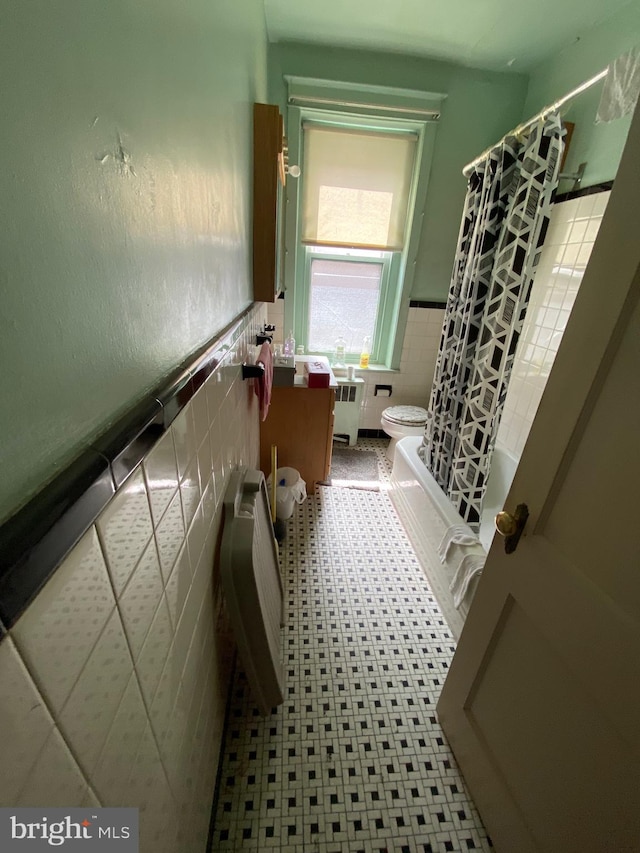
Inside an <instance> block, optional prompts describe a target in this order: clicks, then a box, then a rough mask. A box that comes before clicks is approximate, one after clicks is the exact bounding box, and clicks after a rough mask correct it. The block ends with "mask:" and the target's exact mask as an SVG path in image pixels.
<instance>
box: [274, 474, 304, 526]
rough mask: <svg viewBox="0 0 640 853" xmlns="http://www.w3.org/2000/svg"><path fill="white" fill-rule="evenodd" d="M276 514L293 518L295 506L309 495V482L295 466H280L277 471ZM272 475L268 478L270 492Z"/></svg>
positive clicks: (279, 516) (278, 516)
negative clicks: (306, 481)
mask: <svg viewBox="0 0 640 853" xmlns="http://www.w3.org/2000/svg"><path fill="white" fill-rule="evenodd" d="M276 484H277V485H276V516H277V518H282V519H285V518H291V516H292V515H293V508H294V506H295V505H296V504H297V503H299V504H301V503H302V501H303V500H304V499H305V498H306V497H307V484H306V483H305V481H304V480H303V479H302V477H301V476H300V472H299V471H296V469H295V468H278V469H277V471H276ZM270 486H271V476H269V478H268V480H267V487H268V488H269V494H271V491H270Z"/></svg>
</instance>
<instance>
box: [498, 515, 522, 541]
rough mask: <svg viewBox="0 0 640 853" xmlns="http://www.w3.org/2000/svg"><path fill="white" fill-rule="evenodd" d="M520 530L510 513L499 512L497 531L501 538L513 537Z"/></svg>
mask: <svg viewBox="0 0 640 853" xmlns="http://www.w3.org/2000/svg"><path fill="white" fill-rule="evenodd" d="M517 529H518V522H517V521H516V519H515V518H514V517H513V516H512V515H511V513H510V512H499V513H498V514H497V515H496V530H497V531H498V533H499V534H500V536H513V534H514V533H515V532H516V530H517Z"/></svg>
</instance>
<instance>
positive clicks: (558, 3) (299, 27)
mask: <svg viewBox="0 0 640 853" xmlns="http://www.w3.org/2000/svg"><path fill="white" fill-rule="evenodd" d="M638 2H639V0H632V2H631V3H630V2H629V0H529V2H523V0H388V2H384V3H383V2H381V0H321V2H319V0H265V14H266V20H267V29H268V32H269V39H270V40H271V41H272V42H278V41H306V42H315V43H323V44H332V45H335V46H340V47H353V48H364V49H373V50H383V51H390V52H395V53H408V54H414V55H418V56H429V57H432V58H434V59H445V60H450V61H453V62H458V63H462V64H464V65H469V66H474V67H476V68H487V69H493V70H503V71H506V70H509V69H512V70H513V71H516V72H521V73H522V72H527V71H530V70H531V69H532V68H534V67H535V66H536V65H538V64H540V63H541V62H543V61H544V60H545V58H546V57H548V56H550V55H552V54H556V53H557V52H558V51H559V50H562V48H564V47H566V46H567V45H570V44H572V43H573V42H575V41H576V40H578V39H579V38H580V37H581V36H582V35H583V34H584V33H586V32H587V31H588V30H589V29H590V28H591V27H593V26H595V25H596V24H599V23H601V22H603V21H604V20H606V19H607V18H609V17H611V16H612V15H614V14H615V13H616V12H618V11H619V10H620V9H622V8H623V7H624V6H627V5H634V4H635V5H637V4H638Z"/></svg>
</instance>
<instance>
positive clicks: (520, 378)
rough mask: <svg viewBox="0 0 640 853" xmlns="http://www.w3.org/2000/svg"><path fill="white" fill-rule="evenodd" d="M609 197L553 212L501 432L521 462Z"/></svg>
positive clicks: (563, 206) (561, 205)
mask: <svg viewBox="0 0 640 853" xmlns="http://www.w3.org/2000/svg"><path fill="white" fill-rule="evenodd" d="M609 195H610V193H609V192H602V193H596V194H593V195H585V196H582V197H581V198H575V199H572V200H570V201H563V202H560V203H559V204H556V205H555V207H554V208H553V212H552V215H551V221H550V225H549V231H548V232H547V238H546V242H545V245H544V248H543V250H542V256H541V258H540V263H539V266H538V269H537V270H536V276H535V280H534V283H533V287H532V289H531V298H530V302H529V307H528V309H527V315H526V318H525V322H524V327H523V330H522V334H521V336H520V341H519V342H518V349H517V350H516V356H515V361H514V365H513V372H512V374H511V380H510V382H509V389H508V391H507V396H506V399H505V406H504V412H503V415H502V420H501V422H500V426H499V428H498V438H497V440H498V442H499V443H501V444H503V445H504V446H505V447H506V449H507V450H508V451H509V452H510V453H511V454H512V455H513V456H515V457H516V458H517V459H519V458H520V456H521V455H522V449H523V448H524V445H525V442H526V440H527V437H528V435H529V430H530V429H531V424H532V422H533V419H534V417H535V414H536V411H537V409H538V404H539V403H540V399H541V397H542V393H543V391H544V388H545V385H546V383H547V379H548V377H549V373H550V372H551V368H552V366H553V362H554V359H555V357H556V353H557V352H558V347H559V345H560V341H561V340H562V334H563V332H564V330H565V327H566V325H567V321H568V319H569V315H570V314H571V309H572V308H573V303H574V301H575V298H576V296H577V294H578V290H579V288H580V283H581V282H582V277H583V275H584V271H585V269H586V266H587V263H588V261H589V258H590V256H591V250H592V249H593V244H594V241H595V239H596V236H597V234H598V229H599V228H600V222H601V220H602V216H603V214H604V211H605V209H606V206H607V202H608V200H609Z"/></svg>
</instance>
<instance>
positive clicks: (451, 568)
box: [390, 436, 518, 639]
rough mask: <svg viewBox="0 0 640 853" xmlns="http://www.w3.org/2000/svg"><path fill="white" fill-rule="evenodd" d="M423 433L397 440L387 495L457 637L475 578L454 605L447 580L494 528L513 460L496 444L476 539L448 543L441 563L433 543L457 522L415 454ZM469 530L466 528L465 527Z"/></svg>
mask: <svg viewBox="0 0 640 853" xmlns="http://www.w3.org/2000/svg"><path fill="white" fill-rule="evenodd" d="M421 443H422V438H420V437H414V436H410V437H408V438H403V439H402V440H401V441H399V442H398V444H397V446H396V452H395V457H394V461H393V471H392V474H391V489H390V495H391V499H392V501H393V504H394V506H395V508H396V510H397V512H398V515H399V516H400V518H401V520H402V523H403V524H404V527H405V529H406V531H407V534H408V536H409V539H410V540H411V544H412V545H413V548H414V550H415V552H416V554H417V556H418V559H419V560H420V563H421V564H422V568H423V570H424V573H425V575H426V576H427V579H428V581H429V584H430V586H431V589H432V590H433V594H434V595H435V597H436V599H437V601H438V604H439V605H440V609H441V610H442V613H443V615H444V617H445V619H446V620H447V624H448V625H449V627H450V628H451V631H452V633H453V634H454V636H455V637H456V639H457V638H458V637H459V636H460V632H461V631H462V626H463V625H464V620H465V618H466V615H467V613H468V611H469V605H470V603H471V600H472V598H473V595H474V593H475V589H476V586H477V582H478V578H477V577H476V578H475V579H474V580H472V582H471V584H470V586H469V589H468V591H467V594H466V595H465V597H464V599H463V601H462V604H461V605H460V607H459V608H456V607H454V604H453V596H452V594H451V592H450V591H449V585H450V584H451V581H452V579H453V576H454V574H455V572H456V569H457V567H458V566H459V564H460V561H461V560H462V558H463V557H464V556H465V554H476V555H479V556H480V555H482V554H486V553H487V552H488V551H489V548H490V547H491V542H492V540H493V534H494V518H495V515H496V513H497V512H499V511H500V510H501V509H502V507H503V506H504V501H505V498H506V496H507V493H508V491H509V488H510V486H511V482H512V480H513V477H514V474H515V471H516V467H517V464H518V461H517V460H516V459H514V458H513V457H512V456H510V455H509V454H508V453H507V452H506V451H505V450H503V449H502V448H500V447H496V449H495V451H494V455H493V459H492V464H491V474H490V476H489V481H488V483H487V493H486V496H485V502H484V507H483V512H482V522H481V527H480V542H481V544H479V545H474V546H472V547H471V548H469V547H466V548H463V547H461V546H459V545H452V546H451V547H450V548H449V553H448V555H447V560H446V561H445V562H444V563H442V562H441V560H440V557H439V556H438V545H439V544H440V542H441V541H442V538H443V536H444V534H445V532H446V531H447V529H448V528H449V527H451V525H453V524H462V519H461V518H460V516H459V515H458V513H457V512H456V510H455V508H454V507H453V505H452V504H451V503H450V502H449V500H448V498H447V497H446V495H445V494H444V492H443V491H442V489H441V488H440V486H439V485H438V484H437V483H436V481H435V480H434V479H433V477H432V476H431V473H430V472H429V471H428V470H427V468H426V466H425V465H424V463H423V462H422V460H421V459H420V457H419V456H418V448H419V447H420V445H421ZM469 533H471V530H469Z"/></svg>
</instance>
